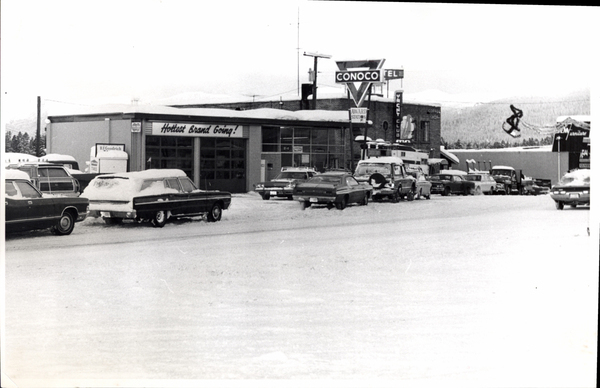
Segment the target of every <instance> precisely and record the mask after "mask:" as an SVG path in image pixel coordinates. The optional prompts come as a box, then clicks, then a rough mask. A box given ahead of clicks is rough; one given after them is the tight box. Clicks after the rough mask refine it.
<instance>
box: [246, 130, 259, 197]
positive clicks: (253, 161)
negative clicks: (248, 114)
mask: <svg viewBox="0 0 600 388" xmlns="http://www.w3.org/2000/svg"><path fill="white" fill-rule="evenodd" d="M248 134H249V135H248V140H247V145H248V148H247V152H246V163H247V165H246V177H247V179H246V190H247V191H252V190H253V189H254V184H256V183H258V182H260V181H261V176H260V166H261V162H260V155H261V153H262V127H261V126H258V125H256V126H255V125H251V126H249V127H248Z"/></svg>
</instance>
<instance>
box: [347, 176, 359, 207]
mask: <svg viewBox="0 0 600 388" xmlns="http://www.w3.org/2000/svg"><path fill="white" fill-rule="evenodd" d="M346 186H348V198H349V200H348V202H349V203H356V202H360V200H362V190H361V189H360V185H359V184H358V182H357V180H356V179H354V178H353V177H351V176H347V177H346Z"/></svg>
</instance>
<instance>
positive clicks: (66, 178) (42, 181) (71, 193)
mask: <svg viewBox="0 0 600 388" xmlns="http://www.w3.org/2000/svg"><path fill="white" fill-rule="evenodd" d="M6 167H7V168H8V169H14V170H20V171H23V172H26V173H27V174H28V175H29V177H30V179H31V182H32V183H33V185H34V186H35V187H36V188H37V189H38V190H39V191H41V192H42V193H46V194H53V195H60V196H65V197H78V196H79V193H80V191H79V181H77V179H75V178H74V177H73V176H72V175H71V174H70V173H69V172H68V171H67V169H66V168H65V167H64V166H63V165H60V164H52V163H44V162H26V163H17V164H10V165H7V166H6Z"/></svg>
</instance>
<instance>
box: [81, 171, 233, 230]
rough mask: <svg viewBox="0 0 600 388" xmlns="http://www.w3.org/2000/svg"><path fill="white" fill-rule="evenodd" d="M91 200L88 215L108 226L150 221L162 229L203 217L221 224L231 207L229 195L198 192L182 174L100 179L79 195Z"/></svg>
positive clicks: (134, 174) (130, 174) (136, 174)
mask: <svg viewBox="0 0 600 388" xmlns="http://www.w3.org/2000/svg"><path fill="white" fill-rule="evenodd" d="M81 196H82V197H86V198H89V200H90V215H91V216H92V217H98V216H100V217H102V218H103V219H104V221H105V222H106V223H107V224H115V223H121V222H122V221H123V220H125V219H129V220H134V221H139V222H141V221H150V222H151V223H152V225H153V226H156V227H163V226H165V223H166V222H167V220H168V219H169V218H179V217H191V216H205V217H206V219H207V220H208V221H209V222H216V221H220V220H221V216H222V214H223V210H225V209H227V208H229V205H230V204H231V193H229V192H227V191H218V190H199V189H197V188H196V186H195V185H194V182H192V181H191V180H190V179H189V178H188V177H187V176H186V175H185V173H184V172H183V171H181V170H177V169H164V170H160V169H159V170H152V169H151V170H145V171H136V172H124V173H116V174H106V175H99V176H97V177H96V178H94V179H93V180H92V181H91V182H90V184H89V185H88V186H87V187H86V189H85V190H84V191H83V193H82V194H81Z"/></svg>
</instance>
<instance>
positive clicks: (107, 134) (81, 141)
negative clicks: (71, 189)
mask: <svg viewBox="0 0 600 388" xmlns="http://www.w3.org/2000/svg"><path fill="white" fill-rule="evenodd" d="M96 143H114V144H125V152H127V154H128V155H129V156H131V120H95V121H79V122H61V123H50V124H48V125H47V126H46V148H47V150H48V151H47V152H48V153H57V154H64V155H71V156H73V157H74V158H75V160H77V163H79V168H80V169H81V170H84V169H85V167H86V162H88V161H89V160H90V149H91V148H92V147H93V146H95V145H96Z"/></svg>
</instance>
